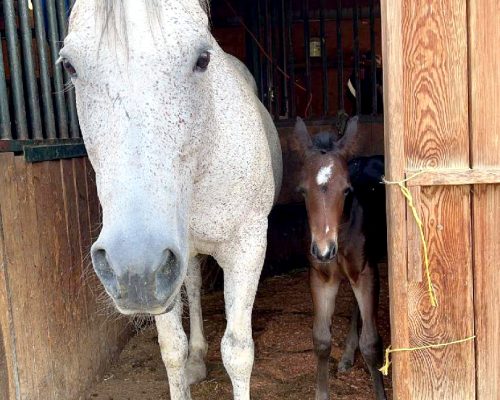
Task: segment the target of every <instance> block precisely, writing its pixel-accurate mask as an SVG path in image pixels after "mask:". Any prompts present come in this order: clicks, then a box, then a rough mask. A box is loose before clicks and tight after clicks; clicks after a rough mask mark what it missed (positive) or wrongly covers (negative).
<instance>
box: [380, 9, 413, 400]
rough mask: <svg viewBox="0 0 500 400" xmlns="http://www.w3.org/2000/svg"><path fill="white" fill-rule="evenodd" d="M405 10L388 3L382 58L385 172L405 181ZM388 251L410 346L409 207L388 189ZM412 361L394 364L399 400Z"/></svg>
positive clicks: (395, 322)
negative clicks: (403, 25)
mask: <svg viewBox="0 0 500 400" xmlns="http://www.w3.org/2000/svg"><path fill="white" fill-rule="evenodd" d="M402 12H403V7H402V2H400V1H391V0H382V1H381V15H382V58H383V59H384V69H383V73H384V105H385V107H386V110H387V112H385V113H384V126H385V154H386V158H385V168H386V173H387V178H388V179H389V180H400V179H403V178H404V176H403V174H404V170H405V149H404V137H403V135H402V134H401V133H402V132H404V120H403V115H404V103H403V42H402V36H403V33H402V20H403V15H402ZM387 209H388V210H391V212H390V213H387V235H388V237H387V239H388V240H387V252H388V267H389V298H390V313H391V344H392V345H393V346H394V347H395V348H399V347H408V346H409V335H408V330H409V329H408V318H407V317H403V318H401V317H400V316H405V315H407V313H408V302H407V282H408V279H407V247H406V225H405V223H403V222H402V221H405V220H406V205H405V202H404V199H403V197H402V196H401V193H400V192H399V189H398V188H397V187H395V186H389V187H388V188H387ZM408 359H409V356H408V355H407V354H403V353H401V354H400V355H398V356H397V357H395V358H394V360H393V370H392V377H393V397H394V398H395V399H402V400H407V399H410V394H409V387H410V379H411V376H410V373H409V372H410V369H409V363H408Z"/></svg>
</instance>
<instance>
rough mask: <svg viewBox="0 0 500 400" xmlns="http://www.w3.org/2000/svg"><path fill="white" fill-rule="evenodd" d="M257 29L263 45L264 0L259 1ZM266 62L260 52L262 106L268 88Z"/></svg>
mask: <svg viewBox="0 0 500 400" xmlns="http://www.w3.org/2000/svg"><path fill="white" fill-rule="evenodd" d="M257 29H258V36H257V37H258V38H259V43H262V36H263V35H262V0H257ZM265 62H266V57H264V56H263V55H262V54H261V52H260V51H259V75H260V87H259V90H260V98H261V101H262V104H265V100H266V93H265V90H266V87H265V85H264V79H265V75H264V64H265Z"/></svg>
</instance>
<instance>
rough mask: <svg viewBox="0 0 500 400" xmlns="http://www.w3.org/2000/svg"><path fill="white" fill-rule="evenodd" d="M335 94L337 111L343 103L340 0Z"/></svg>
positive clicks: (338, 3) (339, 2)
mask: <svg viewBox="0 0 500 400" xmlns="http://www.w3.org/2000/svg"><path fill="white" fill-rule="evenodd" d="M337 62H338V64H337V96H338V108H339V111H343V110H344V109H345V104H344V49H343V46H342V0H337Z"/></svg>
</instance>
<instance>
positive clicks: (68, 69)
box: [61, 58, 77, 78]
mask: <svg viewBox="0 0 500 400" xmlns="http://www.w3.org/2000/svg"><path fill="white" fill-rule="evenodd" d="M61 62H62V65H63V67H64V69H65V70H66V72H67V73H68V74H69V76H71V77H72V78H76V77H77V73H76V69H75V67H73V64H71V63H70V62H69V60H68V59H67V58H63V59H62V61H61Z"/></svg>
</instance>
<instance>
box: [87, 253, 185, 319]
mask: <svg viewBox="0 0 500 400" xmlns="http://www.w3.org/2000/svg"><path fill="white" fill-rule="evenodd" d="M115 259H116V261H115ZM92 262H93V264H94V269H95V271H96V273H97V275H98V277H99V279H100V280H101V282H102V284H103V285H104V287H105V289H106V291H107V292H108V294H109V295H110V296H111V297H112V299H113V301H114V302H115V305H116V306H117V308H118V310H119V311H120V312H121V313H123V314H137V313H148V314H155V315H156V314H162V313H164V312H167V311H170V309H171V308H172V306H173V302H174V301H173V300H174V299H173V298H174V297H175V295H176V294H177V290H178V288H179V286H180V283H179V282H180V280H181V266H180V263H179V259H178V257H177V256H176V255H175V253H174V252H173V251H172V250H170V249H165V250H164V251H163V252H162V254H161V257H158V259H157V262H153V263H152V264H151V265H144V266H140V267H139V266H138V265H133V264H131V265H126V264H123V263H124V260H123V257H119V256H118V255H116V257H113V255H112V254H111V251H109V252H108V251H107V250H106V249H105V248H102V247H97V246H96V248H94V249H92ZM125 262H126V261H125ZM118 263H122V265H117V264H118Z"/></svg>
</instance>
